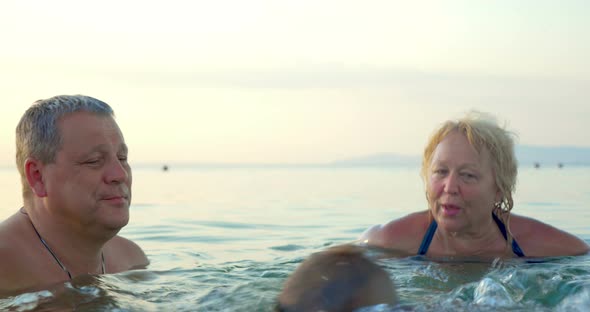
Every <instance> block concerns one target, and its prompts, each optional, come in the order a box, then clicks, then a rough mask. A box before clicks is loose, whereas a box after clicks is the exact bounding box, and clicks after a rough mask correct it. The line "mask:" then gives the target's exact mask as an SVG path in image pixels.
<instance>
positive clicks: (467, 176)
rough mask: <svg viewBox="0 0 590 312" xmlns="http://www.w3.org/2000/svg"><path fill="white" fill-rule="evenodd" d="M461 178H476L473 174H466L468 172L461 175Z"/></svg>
mask: <svg viewBox="0 0 590 312" xmlns="http://www.w3.org/2000/svg"><path fill="white" fill-rule="evenodd" d="M461 176H463V177H464V178H467V179H475V178H477V176H476V175H475V174H472V173H468V172H465V173H461Z"/></svg>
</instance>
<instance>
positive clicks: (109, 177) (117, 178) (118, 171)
mask: <svg viewBox="0 0 590 312" xmlns="http://www.w3.org/2000/svg"><path fill="white" fill-rule="evenodd" d="M128 168H129V166H126V165H125V164H124V163H123V162H122V161H121V160H119V159H118V158H115V159H114V160H113V161H111V162H110V163H109V165H108V168H107V171H106V173H105V180H106V181H105V182H106V183H108V184H110V183H122V182H125V181H127V179H129V172H128Z"/></svg>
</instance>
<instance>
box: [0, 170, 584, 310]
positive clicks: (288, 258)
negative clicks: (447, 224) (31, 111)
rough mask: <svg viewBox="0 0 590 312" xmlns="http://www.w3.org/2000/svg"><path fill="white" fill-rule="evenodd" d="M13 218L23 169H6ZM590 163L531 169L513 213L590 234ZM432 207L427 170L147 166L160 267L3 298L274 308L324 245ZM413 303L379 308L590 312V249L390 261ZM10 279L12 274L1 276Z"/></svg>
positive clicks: (148, 206)
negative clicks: (554, 254)
mask: <svg viewBox="0 0 590 312" xmlns="http://www.w3.org/2000/svg"><path fill="white" fill-rule="evenodd" d="M0 195H2V196H1V197H2V198H3V205H2V207H1V208H0V217H2V218H5V217H7V216H9V215H10V214H12V213H14V212H16V211H17V209H18V208H19V207H20V205H21V199H20V182H19V178H18V173H17V172H16V170H15V169H12V168H3V169H0ZM589 203H590V167H568V166H565V167H564V168H561V169H559V168H557V166H555V167H541V168H539V169H534V168H532V167H531V168H527V167H525V168H520V172H519V179H518V185H517V192H516V194H515V207H514V210H513V211H514V212H516V213H519V214H522V215H526V216H530V217H534V218H537V219H539V220H541V221H543V222H547V223H549V224H552V225H554V226H557V227H559V228H561V229H564V230H566V231H569V232H571V233H574V234H576V235H578V236H579V237H581V238H582V239H584V240H586V241H589V242H590V226H589V224H590V209H588V208H590V206H589V205H590V204H589ZM425 208H426V202H425V195H424V188H423V184H422V181H421V180H420V177H419V174H418V168H417V167H414V166H406V167H395V166H391V167H388V166H384V167H329V166H326V167H322V166H187V165H184V166H180V165H177V166H175V165H171V166H169V170H168V171H163V170H161V166H158V165H154V166H148V165H145V166H135V167H134V171H133V201H132V206H131V222H130V224H129V225H128V226H127V227H125V228H124V229H123V230H122V231H121V233H120V234H121V235H123V236H125V237H127V238H130V239H132V240H134V241H135V242H137V243H138V244H139V245H140V246H141V247H142V248H143V249H144V251H145V252H146V254H147V255H148V257H149V259H150V261H151V264H150V266H149V267H148V269H146V270H136V271H129V272H123V273H119V274H107V275H102V276H80V277H78V278H75V279H74V280H73V281H71V282H66V283H61V284H59V285H53V286H51V287H48V288H47V289H46V290H42V291H39V292H32V293H25V294H21V295H18V296H13V297H8V298H0V310H2V311H62V310H66V311H69V310H79V311H272V308H273V305H274V303H275V300H276V296H277V295H278V293H279V291H280V289H281V287H282V284H283V282H284V281H285V279H286V278H287V277H288V276H289V274H290V273H291V272H292V271H293V270H294V269H295V267H296V266H297V265H298V264H299V263H301V261H302V260H303V259H305V257H306V256H308V255H309V254H310V253H312V252H316V251H320V250H322V249H324V248H326V247H328V246H333V245H337V244H342V243H346V242H350V241H353V240H355V239H356V238H357V237H358V236H359V235H360V234H361V233H362V232H363V231H364V230H365V229H366V228H367V227H369V226H371V225H373V224H378V223H384V222H387V221H388V220H391V219H394V218H398V217H401V216H403V215H405V214H407V213H410V212H414V211H419V210H423V209H425ZM378 263H379V264H380V265H381V266H383V267H384V268H385V269H386V270H387V271H388V272H389V273H390V275H391V277H392V279H393V281H394V283H395V284H396V287H397V291H398V295H399V298H400V304H399V305H397V306H394V307H387V306H376V307H373V308H370V309H368V311H588V310H590V256H579V257H560V258H550V259H542V261H536V262H534V263H531V262H525V261H521V260H517V259H515V260H506V261H496V262H493V263H482V262H470V261H466V262H445V261H430V260H428V259H423V258H419V257H409V258H401V259H399V258H395V259H381V260H378ZM0 282H1V281H0Z"/></svg>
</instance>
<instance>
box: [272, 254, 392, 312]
mask: <svg viewBox="0 0 590 312" xmlns="http://www.w3.org/2000/svg"><path fill="white" fill-rule="evenodd" d="M396 302H397V295H396V292H395V287H394V285H393V282H392V281H391V279H390V277H389V274H388V273H387V272H386V271H385V270H384V269H382V268H381V267H380V266H378V265H377V264H375V263H374V262H372V261H371V260H369V259H368V258H367V257H365V256H364V255H363V249H362V248H360V247H357V246H353V245H341V246H336V247H332V248H329V249H327V250H325V251H322V252H319V253H316V254H313V255H311V256H310V257H309V258H308V259H306V260H305V261H304V262H303V263H301V264H300V265H299V267H297V269H296V270H295V272H293V274H292V275H291V276H290V277H289V278H288V279H287V281H286V282H285V285H284V287H283V290H282V292H281V294H280V295H279V298H278V304H277V306H276V309H275V311H281V312H299V311H301V312H303V311H306V312H308V311H326V312H340V311H354V310H356V309H359V308H363V307H370V306H375V305H379V304H388V305H390V306H393V305H395V304H396Z"/></svg>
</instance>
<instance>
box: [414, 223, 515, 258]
mask: <svg viewBox="0 0 590 312" xmlns="http://www.w3.org/2000/svg"><path fill="white" fill-rule="evenodd" d="M492 218H493V219H494V222H496V224H497V225H498V228H499V229H500V232H502V236H504V239H506V240H507V239H508V236H507V235H506V226H505V225H504V223H502V221H501V220H500V218H498V217H497V216H496V215H495V214H494V213H492ZM437 227H438V224H437V223H436V220H434V219H432V222H430V226H428V229H427V230H426V233H425V234H424V238H423V239H422V243H421V244H420V248H419V249H418V255H419V256H424V255H426V252H427V251H428V247H430V243H431V242H432V238H433V237H434V232H436V228H437ZM512 252H513V253H514V254H515V255H517V256H518V257H524V256H525V255H524V252H523V251H522V249H520V246H519V245H518V243H517V242H516V240H515V239H514V238H513V239H512Z"/></svg>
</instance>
